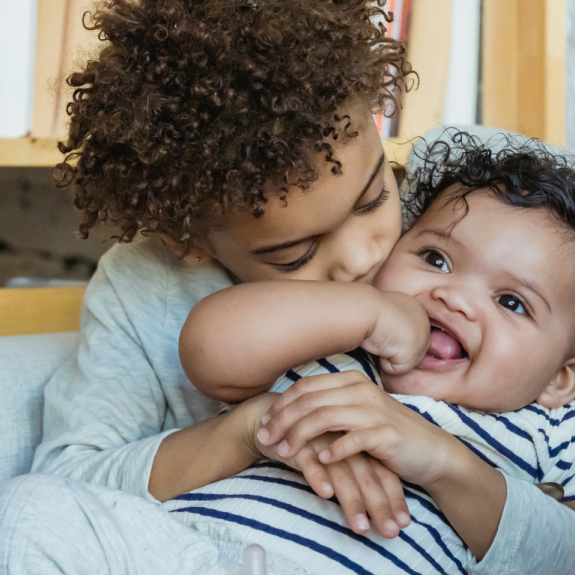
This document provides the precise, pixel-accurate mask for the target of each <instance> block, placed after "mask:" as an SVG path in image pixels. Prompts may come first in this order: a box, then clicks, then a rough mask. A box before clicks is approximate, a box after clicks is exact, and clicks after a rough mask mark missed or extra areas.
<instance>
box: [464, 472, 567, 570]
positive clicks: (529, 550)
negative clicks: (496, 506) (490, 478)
mask: <svg viewBox="0 0 575 575" xmlns="http://www.w3.org/2000/svg"><path fill="white" fill-rule="evenodd" d="M505 479H506V481H507V501H506V503H505V509H504V510H503V515H502V517H501V522H500V524H499V529H498V530H497V535H496V536H495V540H494V541H493V544H492V545H491V548H490V549H489V551H488V552H487V554H486V555H485V557H484V558H483V560H482V561H481V562H479V563H477V564H476V565H475V566H474V567H473V568H472V569H471V571H470V573H471V574H472V575H549V574H550V573H553V575H573V573H575V511H573V510H572V509H570V508H568V507H566V506H565V505H562V504H560V503H558V502H556V501H555V500H553V499H552V498H551V497H549V496H547V495H544V494H543V493H542V492H541V491H540V490H539V489H538V488H537V487H536V486H535V485H532V484H530V483H527V482H524V481H521V480H519V479H513V478H509V477H507V476H505Z"/></svg>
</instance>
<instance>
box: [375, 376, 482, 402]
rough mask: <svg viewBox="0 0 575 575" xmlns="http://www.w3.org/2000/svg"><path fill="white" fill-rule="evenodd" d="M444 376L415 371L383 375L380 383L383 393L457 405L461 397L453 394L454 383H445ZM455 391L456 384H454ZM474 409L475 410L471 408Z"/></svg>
mask: <svg viewBox="0 0 575 575" xmlns="http://www.w3.org/2000/svg"><path fill="white" fill-rule="evenodd" d="M446 379H448V378H446V377H445V376H444V377H441V375H440V374H435V373H434V374H430V373H425V372H421V371H419V370H417V369H414V370H413V371H410V372H409V373H406V374H405V375H388V374H383V376H382V383H383V387H384V389H385V391H387V392H388V393H395V394H397V395H423V396H425V397H429V398H431V399H434V400H435V401H445V402H446V403H456V404H459V402H460V401H461V399H462V398H461V397H457V396H456V395H457V394H455V393H453V385H454V382H449V381H446ZM455 388H456V389H457V383H455ZM472 409H475V408H472Z"/></svg>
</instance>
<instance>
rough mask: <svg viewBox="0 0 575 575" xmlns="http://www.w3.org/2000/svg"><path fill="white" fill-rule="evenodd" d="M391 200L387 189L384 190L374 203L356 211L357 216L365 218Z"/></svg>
mask: <svg viewBox="0 0 575 575" xmlns="http://www.w3.org/2000/svg"><path fill="white" fill-rule="evenodd" d="M387 198H389V191H388V190H386V189H385V188H382V190H381V193H380V194H379V196H377V198H376V199H375V200H373V202H370V203H369V204H367V205H366V206H362V207H361V208H358V209H357V210H356V211H355V215H356V216H363V215H365V214H369V213H371V212H374V211H375V210H377V208H379V207H381V206H382V205H383V204H384V203H385V201H386V200H387Z"/></svg>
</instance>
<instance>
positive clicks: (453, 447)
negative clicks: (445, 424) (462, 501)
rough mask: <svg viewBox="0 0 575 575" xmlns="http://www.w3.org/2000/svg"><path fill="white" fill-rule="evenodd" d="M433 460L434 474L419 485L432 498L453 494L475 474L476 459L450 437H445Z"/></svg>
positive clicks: (457, 441)
mask: <svg viewBox="0 0 575 575" xmlns="http://www.w3.org/2000/svg"><path fill="white" fill-rule="evenodd" d="M434 459H435V463H436V465H435V466H434V467H435V469H434V472H433V473H431V474H430V475H429V477H428V478H427V479H426V481H425V482H424V483H421V487H423V488H424V489H425V490H426V491H427V492H428V493H429V494H430V495H431V497H433V498H435V497H441V496H442V495H445V494H449V493H454V492H455V491H457V490H458V489H461V488H462V487H464V486H466V485H467V484H468V483H469V482H470V477H472V475H473V473H474V472H475V471H474V469H475V466H474V464H475V463H476V457H475V456H474V455H473V453H472V452H471V451H470V450H469V449H467V448H466V447H465V446H464V445H463V444H462V443H461V442H460V441H459V440H458V439H457V438H456V437H454V436H452V435H449V436H448V437H446V441H445V442H444V444H443V446H442V448H441V450H440V451H439V452H438V453H436V454H435V457H434Z"/></svg>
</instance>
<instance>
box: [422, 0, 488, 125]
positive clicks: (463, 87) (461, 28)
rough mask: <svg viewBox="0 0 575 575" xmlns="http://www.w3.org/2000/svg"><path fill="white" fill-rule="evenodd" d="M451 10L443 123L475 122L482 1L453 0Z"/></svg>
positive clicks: (465, 123) (463, 123)
mask: <svg viewBox="0 0 575 575" xmlns="http://www.w3.org/2000/svg"><path fill="white" fill-rule="evenodd" d="M424 1H425V0H424ZM451 10H452V11H451V47H450V54H449V74H448V77H447V89H446V92H445V103H444V106H443V117H442V123H443V124H444V125H445V126H450V125H454V124H462V125H467V124H475V123H476V111H477V79H478V71H479V28H480V18H481V2H480V0H452V9H451Z"/></svg>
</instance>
